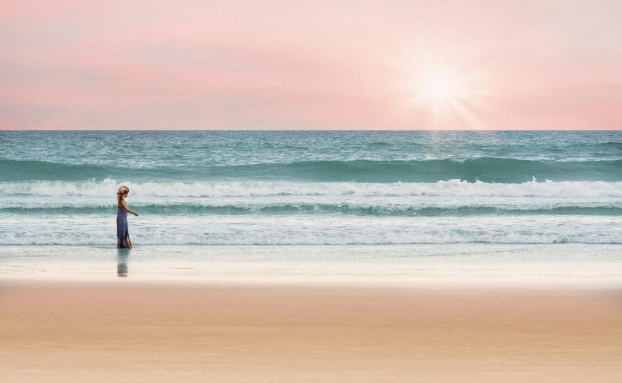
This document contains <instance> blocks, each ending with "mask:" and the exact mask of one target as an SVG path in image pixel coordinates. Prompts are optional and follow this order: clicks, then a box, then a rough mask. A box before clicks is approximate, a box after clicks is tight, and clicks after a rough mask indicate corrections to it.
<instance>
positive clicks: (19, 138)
mask: <svg viewBox="0 0 622 383" xmlns="http://www.w3.org/2000/svg"><path fill="white" fill-rule="evenodd" d="M120 185H127V186H129V187H130V189H131V193H130V197H129V198H128V204H129V205H130V207H131V208H132V209H134V210H137V211H138V212H140V213H141V215H140V217H130V219H129V221H130V223H129V226H130V228H129V229H130V235H131V237H132V242H133V243H134V244H135V245H138V246H141V245H158V246H159V245H367V244H460V243H491V244H557V243H579V244H602V245H611V244H621V243H622V132H620V131H589V132H588V131H585V132H561V131H555V132H553V131H550V132H546V131H545V132H517V131H511V132H510V131H487V132H416V131H409V132H395V131H388V132H387V131H382V132H380V131H374V132H363V131H347V132H346V131H342V132H332V131H331V132H328V131H304V132H300V131H291V132H267V131H243V132H240V131H236V132H231V131H226V132H224V131H175V132H173V131H167V132H155V131H124V132H113V131H96V132H69V131H63V132H49V131H39V132H17V131H4V132H0V245H17V246H21V245H85V246H112V247H114V245H115V243H116V242H115V235H116V231H115V230H116V226H115V217H116V201H115V193H116V190H117V188H118V187H119V186H120Z"/></svg>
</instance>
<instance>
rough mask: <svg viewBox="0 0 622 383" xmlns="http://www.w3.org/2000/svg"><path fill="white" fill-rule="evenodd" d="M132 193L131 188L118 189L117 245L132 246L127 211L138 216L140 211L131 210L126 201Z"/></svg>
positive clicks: (120, 246) (119, 246)
mask: <svg viewBox="0 0 622 383" xmlns="http://www.w3.org/2000/svg"><path fill="white" fill-rule="evenodd" d="M129 194H130V188H128V187H127V186H121V187H120V188H119V190H118V191H117V247H118V248H124V247H132V241H130V233H129V232H128V229H127V213H130V214H134V215H135V216H136V217H138V213H137V212H135V211H132V210H130V208H129V207H128V206H127V203H125V199H126V198H127V196H128V195H129Z"/></svg>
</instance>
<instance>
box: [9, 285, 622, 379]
mask: <svg viewBox="0 0 622 383" xmlns="http://www.w3.org/2000/svg"><path fill="white" fill-rule="evenodd" d="M129 282H130V281H128V280H125V279H119V280H118V281H116V282H107V283H102V282H97V283H89V282H58V281H56V282H54V281H33V280H30V281H23V282H19V281H13V282H6V281H5V282H4V283H2V284H1V285H0V377H2V378H1V381H2V382H90V383H94V382H110V381H121V382H125V381H127V382H129V381H131V382H199V381H200V382H317V381H323V382H565V383H568V382H588V381H593V382H599V383H604V382H620V381H622V293H621V292H620V291H618V290H613V289H609V290H606V289H601V290H587V289H571V290H569V289H562V288H549V289H545V288H538V289H534V288H526V287H525V288H519V287H514V288H510V287H502V288H501V287H500V288H494V287H487V288H482V287H472V286H471V287H469V286H452V287H447V288H439V289H432V288H422V287H407V288H400V287H392V288H388V287H387V288H384V287H373V288H372V287H357V286H348V287H345V286H340V287H331V286H322V287H319V286H315V287H314V286H267V285H262V286H252V285H248V286H242V285H226V284H214V285H209V284H196V283H195V284H183V283H177V284H158V283H129Z"/></svg>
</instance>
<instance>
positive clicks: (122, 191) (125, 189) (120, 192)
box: [117, 186, 130, 205]
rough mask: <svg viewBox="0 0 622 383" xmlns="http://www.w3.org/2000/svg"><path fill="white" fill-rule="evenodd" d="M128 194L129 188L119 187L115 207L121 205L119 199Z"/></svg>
mask: <svg viewBox="0 0 622 383" xmlns="http://www.w3.org/2000/svg"><path fill="white" fill-rule="evenodd" d="M129 192H130V188H128V187H127V186H121V187H120V188H119V190H118V191H117V205H118V204H120V203H121V198H123V196H124V195H125V194H127V193H129Z"/></svg>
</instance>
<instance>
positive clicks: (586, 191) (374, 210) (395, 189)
mask: <svg viewBox="0 0 622 383" xmlns="http://www.w3.org/2000/svg"><path fill="white" fill-rule="evenodd" d="M118 184H119V183H118V182H117V181H115V180H111V179H107V180H105V181H103V182H96V181H88V182H66V181H54V182H48V181H35V182H5V183H0V210H3V211H5V212H6V213H11V212H13V213H20V212H25V213H26V212H30V213H33V214H36V213H46V214H69V213H71V214H110V212H111V211H112V210H114V206H115V204H116V200H115V199H114V195H115V191H116V188H117V186H118ZM127 184H128V185H129V186H130V189H131V190H132V192H131V196H130V198H129V199H128V202H129V203H130V205H131V206H132V207H134V208H140V209H141V211H142V212H144V213H149V214H162V215H171V214H195V215H201V214H232V215H236V214H281V215H282V214H347V215H369V216H437V215H478V214H479V215H482V214H522V215H524V214H583V215H616V214H620V213H621V212H622V182H602V181H598V182H553V181H544V182H537V181H535V180H534V181H529V182H524V183H520V184H500V183H485V182H479V181H478V182H473V183H471V182H466V181H460V180H450V181H439V182H435V183H392V184H377V183H287V182H245V183H244V182H243V183H239V182H229V183H201V182H199V183H197V182H195V183H179V182H177V183H155V182H145V183H127Z"/></svg>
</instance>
